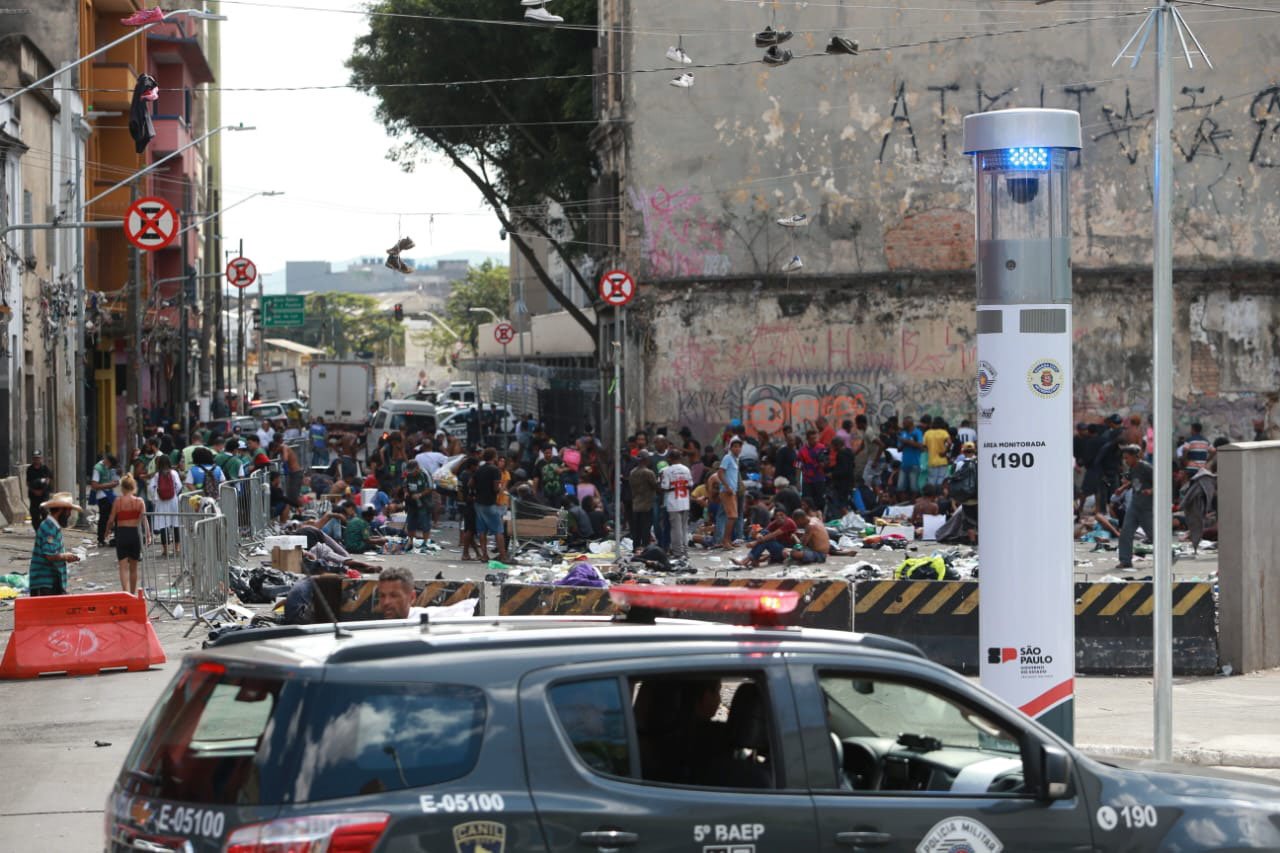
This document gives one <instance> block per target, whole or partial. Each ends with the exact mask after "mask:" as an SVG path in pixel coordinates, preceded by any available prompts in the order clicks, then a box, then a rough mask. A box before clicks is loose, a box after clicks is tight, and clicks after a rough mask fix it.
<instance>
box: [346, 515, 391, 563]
mask: <svg viewBox="0 0 1280 853" xmlns="http://www.w3.org/2000/svg"><path fill="white" fill-rule="evenodd" d="M347 513H348V514H347V522H346V524H345V525H343V528H342V545H343V547H345V548H346V549H347V551H348V552H350V553H352V554H364V553H366V552H368V551H370V550H380V549H381V548H382V546H383V545H384V544H386V541H387V540H386V539H385V538H383V537H381V536H374V535H373V534H372V533H371V532H370V531H371V530H372V525H373V519H374V517H375V516H376V515H377V512H376V511H375V510H374V508H373V507H371V506H367V507H365V508H364V509H363V510H362V511H361V513H360V515H356V513H355V506H349V507H347Z"/></svg>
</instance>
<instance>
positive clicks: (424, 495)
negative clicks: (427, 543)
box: [404, 459, 431, 539]
mask: <svg viewBox="0 0 1280 853" xmlns="http://www.w3.org/2000/svg"><path fill="white" fill-rule="evenodd" d="M404 507H405V523H404V528H405V534H406V535H408V536H410V537H415V536H416V537H417V538H419V539H426V538H427V537H428V536H430V535H431V477H429V476H428V475H427V472H426V471H423V470H422V468H421V467H419V465H418V463H417V462H416V461H415V460H412V459H411V460H409V462H408V464H406V465H405V479H404Z"/></svg>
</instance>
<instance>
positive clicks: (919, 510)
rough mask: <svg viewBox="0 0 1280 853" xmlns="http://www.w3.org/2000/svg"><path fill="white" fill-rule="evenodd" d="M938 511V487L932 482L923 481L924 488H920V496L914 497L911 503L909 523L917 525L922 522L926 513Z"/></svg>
mask: <svg viewBox="0 0 1280 853" xmlns="http://www.w3.org/2000/svg"><path fill="white" fill-rule="evenodd" d="M940 512H941V510H940V509H939V508H938V487H937V486H935V485H934V484H933V483H925V486H924V488H923V489H921V490H920V497H918V498H916V499H915V501H914V503H912V505H911V523H912V524H914V525H915V526H916V527H919V526H921V525H922V524H924V517H925V516H926V515H938V514H939V513H940Z"/></svg>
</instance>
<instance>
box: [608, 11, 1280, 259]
mask: <svg viewBox="0 0 1280 853" xmlns="http://www.w3.org/2000/svg"><path fill="white" fill-rule="evenodd" d="M800 5H802V4H777V5H776V6H775V7H770V6H769V5H767V4H766V5H765V6H764V7H761V6H760V4H756V3H745V2H716V3H711V4H703V3H687V2H682V0H644V2H631V3H629V10H628V26H629V28H630V29H629V33H628V36H627V39H626V44H627V57H628V61H629V67H630V68H632V69H653V68H661V67H662V66H663V65H664V62H665V61H664V59H663V54H664V52H665V50H666V48H667V46H668V45H670V44H674V43H675V40H676V39H675V37H674V36H672V35H669V34H670V33H681V32H683V33H684V34H685V35H684V36H683V45H684V48H685V50H687V51H688V53H689V54H690V55H691V56H692V58H693V60H694V62H695V63H698V64H702V63H706V64H714V63H726V62H739V63H743V64H741V65H737V66H734V67H719V68H715V67H712V68H701V67H696V66H695V67H694V68H693V69H692V70H693V71H694V73H695V75H696V84H695V85H694V87H693V88H691V89H678V88H672V87H671V86H670V85H669V81H670V79H671V78H672V77H674V76H675V74H676V73H678V69H677V68H676V66H674V65H671V70H670V73H638V74H632V75H630V76H629V77H627V78H626V80H627V84H626V85H627V90H626V93H627V100H626V116H625V117H626V119H627V120H628V127H629V130H628V134H629V140H630V144H629V146H628V155H627V158H626V162H625V165H624V167H623V168H622V169H621V170H620V171H622V172H623V191H622V195H623V199H622V201H621V207H622V212H623V216H624V220H623V226H624V227H623V229H622V230H623V234H624V237H623V239H624V241H625V245H624V251H623V254H624V256H625V260H626V263H627V264H628V265H629V268H630V269H631V270H632V271H634V272H636V273H638V274H639V275H640V276H641V277H643V278H646V279H667V278H681V277H688V278H705V277H713V276H728V275H734V276H741V275H761V274H764V273H766V272H769V271H773V272H776V271H777V270H779V269H780V267H781V265H782V264H784V263H785V262H786V261H787V260H789V259H790V258H791V256H792V255H793V254H796V253H798V254H800V255H801V256H802V257H803V259H804V274H806V275H808V274H847V273H867V272H879V271H886V270H959V269H966V268H969V266H970V265H971V263H972V251H973V250H972V242H973V216H972V206H973V205H972V198H973V176H972V165H971V163H970V158H968V157H966V156H964V155H963V153H962V152H961V150H960V149H961V144H962V119H963V116H964V115H965V114H966V113H970V112H976V111H979V110H992V109H1003V108H1009V107H1034V106H1046V107H1065V108H1071V109H1077V110H1079V111H1080V113H1081V116H1082V119H1083V125H1084V137H1085V147H1084V150H1083V151H1082V152H1081V153H1080V154H1079V155H1078V156H1077V157H1075V158H1074V161H1075V163H1076V171H1075V172H1074V175H1073V181H1072V188H1073V208H1072V222H1073V230H1074V233H1075V247H1074V252H1073V258H1074V261H1075V264H1076V267H1077V269H1081V268H1095V269H1114V268H1127V267H1133V266H1140V265H1142V264H1144V263H1149V262H1150V256H1151V236H1150V235H1151V227H1150V216H1151V189H1150V185H1151V181H1150V171H1151V150H1150V144H1151V126H1152V116H1153V112H1152V108H1153V98H1152V83H1151V77H1152V71H1151V62H1152V58H1151V55H1150V52H1151V48H1150V46H1148V55H1147V56H1146V57H1145V59H1144V60H1143V63H1142V65H1140V66H1139V68H1137V69H1136V70H1131V69H1130V68H1129V67H1128V64H1127V63H1121V64H1120V65H1119V66H1117V67H1114V68H1113V67H1112V66H1111V61H1112V59H1113V58H1114V56H1115V54H1116V52H1117V51H1118V50H1119V49H1120V47H1121V45H1122V44H1123V43H1124V41H1125V39H1127V38H1128V36H1129V34H1130V32H1132V31H1133V29H1135V28H1136V27H1137V26H1138V24H1139V23H1140V21H1141V20H1142V18H1141V13H1142V12H1144V11H1145V10H1141V9H1139V10H1136V11H1138V14H1137V15H1135V16H1124V15H1118V14H1116V13H1115V12H1114V11H1113V10H1098V11H1097V12H1096V13H1095V12H1092V11H1081V7H1072V8H1070V9H1068V8H1066V7H1064V6H1063V5H1062V4H1051V5H1044V6H1033V5H1032V4H1030V3H1026V4H1013V5H1010V4H1008V3H988V2H979V3H973V4H969V5H970V6H971V8H967V9H966V8H963V7H964V4H960V5H959V6H958V7H957V9H956V10H955V11H954V12H950V13H942V12H940V11H936V10H935V11H932V12H931V11H929V10H927V9H920V8H913V7H919V4H908V5H907V7H906V8H904V9H893V8H886V7H888V6H891V5H892V4H883V5H882V6H867V5H858V6H856V7H855V6H852V5H850V6H849V7H842V6H841V5H840V4H839V3H818V4H810V5H808V6H807V7H805V8H799V6H800ZM1183 11H1184V14H1185V16H1186V18H1187V20H1188V21H1189V22H1190V23H1191V24H1192V26H1193V27H1195V28H1196V31H1197V33H1198V35H1199V37H1200V39H1201V40H1202V41H1203V42H1204V44H1205V46H1206V49H1208V51H1209V52H1210V54H1211V56H1212V58H1213V60H1214V64H1215V68H1214V70H1212V71H1209V70H1208V69H1206V68H1204V66H1203V63H1201V62H1199V61H1197V62H1196V67H1195V69H1194V70H1191V71H1188V70H1187V69H1186V67H1185V63H1183V62H1182V61H1181V60H1180V59H1179V60H1178V61H1177V62H1176V63H1174V67H1175V68H1176V69H1177V71H1176V73H1177V75H1178V76H1177V82H1176V84H1175V86H1176V88H1175V90H1174V91H1175V97H1176V114H1175V125H1176V126H1175V128H1174V131H1173V138H1174V143H1175V150H1174V161H1175V162H1174V167H1173V172H1174V179H1175V183H1176V197H1175V199H1174V203H1173V212H1174V222H1175V227H1176V231H1175V238H1174V251H1175V255H1176V257H1177V259H1178V260H1179V262H1180V263H1187V262H1194V263H1197V264H1209V265H1212V264H1220V263H1232V262H1238V261H1251V262H1266V261H1268V260H1271V259H1274V257H1275V255H1274V246H1275V245H1276V244H1277V241H1280V83H1278V82H1277V78H1276V72H1277V64H1276V57H1277V56H1280V30H1278V29H1277V28H1276V27H1274V26H1261V25H1260V23H1262V22H1259V21H1257V20H1256V16H1251V15H1250V13H1247V12H1227V11H1225V10H1222V9H1207V8H1197V7H1185V8H1184V9H1183ZM775 14H776V18H775V17H774V16H775ZM1084 18H1095V19H1096V20H1095V21H1094V22H1092V23H1086V24H1080V23H1076V24H1070V25H1065V26H1063V25H1059V26H1055V27H1053V28H1050V29H1035V28H1036V27H1040V26H1049V25H1055V24H1062V22H1064V21H1072V20H1080V19H1084ZM771 22H773V23H774V24H775V25H777V26H779V27H786V28H789V29H792V30H794V31H795V32H796V36H795V38H794V39H792V40H791V41H790V42H789V43H787V44H786V45H785V47H786V48H788V49H791V50H793V51H794V52H795V53H796V59H794V60H793V61H792V62H791V63H790V64H788V65H787V66H785V67H780V68H772V69H771V68H768V67H766V66H764V65H761V64H758V61H759V58H760V56H761V54H762V53H763V50H762V49H759V48H755V47H753V46H752V35H751V34H752V32H753V31H755V30H760V29H763V28H764V26H765V25H766V24H769V23H771ZM833 32H843V33H844V34H846V35H848V36H850V37H852V38H855V39H860V40H861V42H862V47H863V49H864V53H863V54H862V55H860V56H856V57H852V56H826V55H822V50H823V47H824V45H825V43H826V41H827V39H828V37H829V36H830V35H831V34H832V33H833ZM962 35H963V36H965V37H960V36H962ZM934 37H942V39H943V41H942V42H941V43H936V44H927V43H925V44H920V43H922V42H927V41H928V40H929V39H932V38H934ZM1175 42H1176V40H1175ZM908 43H917V44H916V46H902V47H896V48H894V49H890V50H885V48H887V47H890V46H893V45H906V44H908ZM815 54H816V55H815ZM665 64H668V65H670V63H665ZM792 213H806V214H808V215H809V217H810V219H811V224H810V225H808V226H807V227H806V228H803V229H798V230H796V231H788V230H785V229H783V228H780V227H779V226H777V225H775V224H774V220H775V219H776V218H777V217H778V216H780V215H784V214H792Z"/></svg>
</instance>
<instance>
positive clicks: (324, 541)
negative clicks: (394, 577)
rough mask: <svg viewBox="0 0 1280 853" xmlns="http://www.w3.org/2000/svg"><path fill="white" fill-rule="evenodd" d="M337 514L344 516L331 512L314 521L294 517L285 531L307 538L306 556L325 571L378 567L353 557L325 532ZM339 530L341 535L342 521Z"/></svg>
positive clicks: (371, 569)
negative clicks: (299, 519) (327, 525)
mask: <svg viewBox="0 0 1280 853" xmlns="http://www.w3.org/2000/svg"><path fill="white" fill-rule="evenodd" d="M335 516H336V517H337V518H339V519H341V518H342V516H341V514H340V513H333V512H331V513H326V514H325V515H324V516H322V517H321V518H317V519H314V520H312V521H298V520H297V519H294V520H293V521H290V522H289V523H288V524H287V525H285V531H286V532H287V533H289V534H290V535H291V536H302V537H305V538H306V540H307V547H306V548H305V549H304V552H305V554H306V557H307V558H308V559H310V560H312V561H314V562H316V563H318V564H320V566H321V567H322V570H324V571H331V572H340V571H342V570H343V569H344V568H345V569H356V570H357V571H360V572H370V571H373V570H374V569H375V568H376V567H375V566H373V565H372V564H371V563H366V562H363V561H362V560H357V559H356V558H355V557H352V556H351V554H350V553H349V552H348V551H347V549H346V548H344V547H343V546H342V545H341V544H339V542H338V541H337V540H336V539H334V538H333V537H332V536H330V535H329V534H328V533H327V532H325V530H324V529H323V528H324V525H325V524H327V523H329V522H330V521H331V520H332V519H333V518H334V517H335ZM337 532H338V534H339V535H341V534H342V526H341V523H340V522H339V524H338V528H337Z"/></svg>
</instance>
